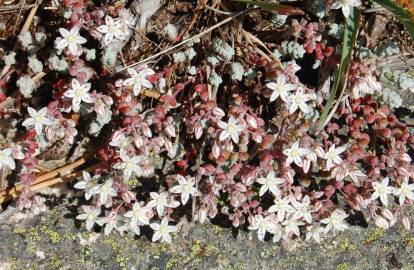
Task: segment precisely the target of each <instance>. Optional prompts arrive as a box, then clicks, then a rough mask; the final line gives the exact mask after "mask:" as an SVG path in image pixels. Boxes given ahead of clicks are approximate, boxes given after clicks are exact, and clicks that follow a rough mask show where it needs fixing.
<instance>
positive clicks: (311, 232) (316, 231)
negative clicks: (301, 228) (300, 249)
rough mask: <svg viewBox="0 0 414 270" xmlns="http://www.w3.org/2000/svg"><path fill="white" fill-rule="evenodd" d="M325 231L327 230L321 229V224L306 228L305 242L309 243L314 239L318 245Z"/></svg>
mask: <svg viewBox="0 0 414 270" xmlns="http://www.w3.org/2000/svg"><path fill="white" fill-rule="evenodd" d="M324 230H325V229H324V228H323V227H321V226H320V225H319V224H317V225H312V226H308V227H306V231H307V232H306V238H305V240H306V241H308V240H310V239H312V238H313V240H315V241H316V243H320V242H321V233H323V232H324Z"/></svg>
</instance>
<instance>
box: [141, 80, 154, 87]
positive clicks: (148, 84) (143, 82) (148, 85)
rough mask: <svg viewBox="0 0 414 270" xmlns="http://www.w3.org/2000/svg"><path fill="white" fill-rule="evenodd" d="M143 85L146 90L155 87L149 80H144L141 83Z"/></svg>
mask: <svg viewBox="0 0 414 270" xmlns="http://www.w3.org/2000/svg"><path fill="white" fill-rule="evenodd" d="M141 84H142V86H144V87H145V88H152V87H153V85H152V83H151V82H150V81H148V80H145V79H143V80H142V81H141Z"/></svg>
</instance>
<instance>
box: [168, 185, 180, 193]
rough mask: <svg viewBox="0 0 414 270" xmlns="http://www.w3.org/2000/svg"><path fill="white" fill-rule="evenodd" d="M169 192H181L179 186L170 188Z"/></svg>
mask: <svg viewBox="0 0 414 270" xmlns="http://www.w3.org/2000/svg"><path fill="white" fill-rule="evenodd" d="M170 192H171V193H181V192H182V189H181V186H174V187H172V188H170Z"/></svg>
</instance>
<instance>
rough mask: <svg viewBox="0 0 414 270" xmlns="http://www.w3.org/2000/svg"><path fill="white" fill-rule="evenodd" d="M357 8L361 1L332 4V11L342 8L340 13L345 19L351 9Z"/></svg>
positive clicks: (340, 1)
mask: <svg viewBox="0 0 414 270" xmlns="http://www.w3.org/2000/svg"><path fill="white" fill-rule="evenodd" d="M359 6H361V0H338V1H336V2H335V3H333V4H332V9H340V8H342V13H343V14H344V16H345V18H348V17H349V13H350V12H351V8H352V7H359Z"/></svg>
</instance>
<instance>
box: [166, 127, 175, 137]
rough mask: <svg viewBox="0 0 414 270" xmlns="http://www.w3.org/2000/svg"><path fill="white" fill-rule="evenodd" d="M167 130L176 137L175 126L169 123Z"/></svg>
mask: <svg viewBox="0 0 414 270" xmlns="http://www.w3.org/2000/svg"><path fill="white" fill-rule="evenodd" d="M165 132H166V133H167V134H168V136H170V137H175V128H174V126H173V125H168V126H166V127H165Z"/></svg>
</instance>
